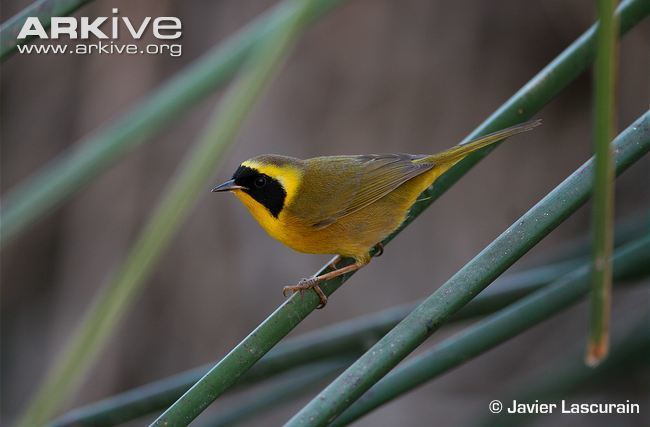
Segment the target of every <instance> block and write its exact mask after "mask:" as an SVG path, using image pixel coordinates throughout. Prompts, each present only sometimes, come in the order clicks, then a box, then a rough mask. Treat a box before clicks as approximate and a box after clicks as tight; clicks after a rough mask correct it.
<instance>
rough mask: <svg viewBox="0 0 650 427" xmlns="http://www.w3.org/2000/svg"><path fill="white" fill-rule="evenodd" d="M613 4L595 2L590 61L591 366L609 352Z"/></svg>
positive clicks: (602, 0)
mask: <svg viewBox="0 0 650 427" xmlns="http://www.w3.org/2000/svg"><path fill="white" fill-rule="evenodd" d="M615 8H616V1H615V0H598V18H599V25H598V31H597V41H596V47H597V51H596V63H595V82H594V83H595V84H594V93H595V99H594V101H595V104H596V105H595V129H594V136H595V150H594V151H595V153H596V167H595V171H594V173H595V176H594V185H595V189H594V203H593V208H592V217H593V234H594V248H593V284H592V292H591V327H590V334H589V342H588V344H587V352H586V357H585V360H586V363H587V364H588V365H589V366H595V365H597V364H598V363H600V362H601V361H602V360H603V359H604V358H605V357H606V356H607V351H608V348H609V322H610V310H611V305H612V303H611V293H612V265H611V254H612V246H613V241H612V239H613V238H612V234H613V231H612V226H613V223H614V219H613V218H614V161H613V159H612V157H613V155H612V150H611V148H610V141H611V140H612V138H613V137H614V129H615V125H614V109H615V94H614V90H615V87H614V85H615V79H616V77H615V76H616V36H617V32H618V28H617V27H618V23H617V19H616V17H615V13H614V10H615Z"/></svg>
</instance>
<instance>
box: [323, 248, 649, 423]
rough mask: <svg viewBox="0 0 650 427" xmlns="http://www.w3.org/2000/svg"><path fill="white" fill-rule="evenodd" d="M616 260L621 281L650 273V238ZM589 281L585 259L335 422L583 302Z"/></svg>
mask: <svg viewBox="0 0 650 427" xmlns="http://www.w3.org/2000/svg"><path fill="white" fill-rule="evenodd" d="M614 262H615V270H614V274H615V275H616V280H624V279H626V276H628V275H630V274H631V273H634V274H637V273H638V269H639V268H645V274H650V236H646V237H645V238H643V239H640V240H638V241H636V242H632V243H629V244H627V245H624V246H623V247H622V248H620V249H618V250H617V251H616V255H615V257H614ZM589 284H590V265H589V263H585V264H583V266H582V267H581V268H579V269H576V270H575V271H573V272H571V273H569V274H567V275H565V276H564V277H562V278H560V279H558V280H557V281H555V282H554V283H552V284H550V285H549V286H546V287H544V288H543V289H540V290H538V291H536V292H534V293H532V294H531V295H529V296H527V297H524V298H522V299H521V300H519V301H517V302H515V303H513V304H512V305H510V306H508V307H507V308H504V309H503V310H501V311H499V312H498V313H496V314H494V315H492V316H490V317H488V318H487V319H485V320H482V321H480V322H478V323H476V324H475V325H472V326H471V327H469V328H467V329H466V330H464V331H463V332H461V333H459V334H457V335H455V336H453V337H451V338H448V339H446V340H444V341H442V342H441V343H440V344H438V345H436V346H435V347H434V348H433V349H431V350H429V351H427V352H425V353H423V354H421V355H419V356H417V357H415V358H413V359H411V360H409V361H407V362H405V363H404V364H403V365H400V366H399V367H397V368H396V369H395V370H394V371H393V372H391V373H390V374H388V375H387V376H386V377H385V378H384V379H382V380H381V381H379V382H378V383H377V384H375V385H374V386H373V387H372V388H371V389H370V390H368V392H367V393H366V394H365V395H364V396H363V397H362V398H361V399H359V400H358V401H357V402H355V403H354V404H353V405H352V406H351V407H350V408H348V409H347V410H346V411H345V412H343V413H342V414H341V416H339V417H338V418H337V419H336V421H334V423H332V424H330V425H331V426H344V425H347V424H350V423H351V422H353V421H355V420H357V419H359V418H360V417H362V416H363V415H365V414H367V413H368V412H370V411H372V410H373V409H376V408H378V407H379V406H381V405H383V404H385V403H387V402H390V401H391V400H393V399H395V398H397V397H400V396H402V395H403V394H405V393H407V392H409V391H411V390H413V389H414V388H416V387H418V386H420V385H422V384H424V383H426V382H428V381H430V380H432V379H434V378H437V377H438V376H440V375H442V374H444V373H445V372H448V371H449V370H451V369H452V368H455V367H457V366H459V365H461V364H463V363H465V362H467V361H468V360H470V359H472V358H473V357H476V356H479V355H481V354H482V353H484V352H486V351H487V350H490V349H492V348H494V347H496V346H497V345H499V344H501V343H503V342H505V341H507V340H508V339H510V338H513V337H515V336H517V335H518V334H520V333H522V332H524V331H526V330H527V329H529V328H531V327H532V326H535V325H537V324H538V323H540V322H541V321H543V320H545V319H548V318H549V317H551V316H553V315H555V314H557V313H559V312H560V311H562V310H564V309H566V308H568V307H570V306H571V305H573V304H575V303H577V302H579V301H580V300H581V299H582V297H583V296H584V295H585V294H587V292H588V291H589Z"/></svg>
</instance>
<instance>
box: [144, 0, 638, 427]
mask: <svg viewBox="0 0 650 427" xmlns="http://www.w3.org/2000/svg"><path fill="white" fill-rule="evenodd" d="M618 13H619V14H620V17H621V31H625V30H627V29H629V28H631V26H634V25H635V24H636V23H637V22H639V21H640V20H641V19H643V18H644V17H646V16H647V15H648V14H649V13H650V2H647V1H639V0H631V1H626V2H625V3H624V4H622V5H621V6H620V8H619V10H618ZM594 31H595V30H594V27H592V28H590V29H589V30H588V31H587V32H586V33H585V34H583V35H582V36H581V37H579V38H578V40H576V41H575V42H574V43H572V44H571V46H569V47H568V48H567V49H566V50H565V51H563V52H562V53H561V54H560V55H559V56H558V57H557V58H556V59H554V60H553V61H552V62H551V63H550V64H548V65H547V66H546V67H545V68H544V69H542V70H541V71H540V72H539V73H538V74H537V75H536V76H535V77H533V79H532V80H531V81H529V82H528V83H527V84H526V85H524V87H522V88H521V89H520V90H519V91H518V92H517V93H516V94H515V95H513V96H512V97H511V98H510V99H509V100H508V101H507V102H506V103H505V104H503V105H502V106H501V107H500V108H499V109H498V110H497V111H495V112H494V113H493V114H492V115H491V116H490V117H489V118H488V119H487V120H486V121H485V122H483V123H482V124H481V125H480V126H479V127H478V128H477V129H476V130H474V132H472V133H471V134H470V135H468V137H467V138H466V140H470V139H473V138H475V137H477V136H479V135H482V134H485V133H489V132H491V131H494V130H498V129H503V128H506V127H508V126H511V125H513V124H515V123H519V122H521V121H524V120H526V119H528V118H530V117H532V115H533V114H534V113H535V112H537V111H539V110H540V109H541V108H542V107H543V106H544V105H545V104H546V103H547V102H549V101H550V100H552V99H553V98H554V97H555V96H557V95H558V94H559V93H560V92H561V91H562V89H564V88H565V87H566V86H567V85H568V84H569V83H570V82H572V81H573V80H574V79H575V78H576V77H577V76H578V75H580V73H581V72H582V71H584V70H585V68H586V67H587V65H588V64H589V63H590V61H591V60H592V59H593V51H594ZM490 151H491V149H490V147H488V148H487V149H484V150H482V151H481V152H477V153H475V154H473V155H470V156H468V157H466V158H465V159H464V160H463V161H461V162H459V163H458V164H457V165H456V166H454V167H453V168H452V169H450V170H449V171H448V172H447V173H445V174H443V175H442V176H441V177H440V178H439V179H438V180H437V181H436V182H435V183H434V184H433V185H432V186H431V187H430V188H429V189H428V190H426V191H425V192H424V193H423V195H425V197H423V198H421V199H420V201H419V202H417V203H416V204H415V205H414V206H413V207H412V208H411V210H410V212H409V219H407V220H406V221H405V222H404V224H402V226H401V227H400V229H399V230H397V231H396V232H395V233H394V234H393V236H390V237H389V238H388V239H386V240H385V241H384V244H387V243H388V242H389V241H390V240H391V239H392V237H394V235H395V234H397V233H399V232H400V231H401V230H402V229H403V228H404V227H406V226H407V225H408V224H410V222H412V221H413V220H414V219H415V218H416V217H417V216H419V214H420V213H422V211H424V210H425V209H426V208H427V207H428V206H429V205H430V204H431V203H433V202H434V201H435V200H437V199H438V197H439V196H440V195H441V194H443V193H444V192H445V191H446V190H447V189H448V188H449V187H451V186H452V185H453V184H454V183H455V182H456V181H457V180H458V179H460V177H461V176H462V175H464V174H465V173H466V172H467V171H468V170H470V169H471V168H472V167H473V166H474V165H475V164H476V163H477V162H478V161H479V160H480V159H481V158H482V157H484V156H486V155H487V154H488V153H489V152H490ZM346 263H347V264H349V263H350V260H344V261H343V262H342V263H341V264H340V266H342V265H346ZM326 271H328V267H327V266H325V267H323V268H322V269H321V270H320V271H318V272H317V273H316V274H321V273H323V272H326ZM351 275H352V274H350V275H346V276H341V277H338V278H336V279H333V280H330V281H328V282H326V283H323V284H321V289H323V291H324V292H325V294H326V295H328V296H329V295H331V294H332V293H333V292H335V291H336V289H338V288H339V287H340V286H341V285H342V284H343V283H344V282H345V281H346V280H347V279H348V278H349V277H350V276H351ZM319 302H320V301H319V298H318V297H317V296H316V294H315V293H313V292H307V293H305V294H304V296H303V297H302V298H301V296H299V295H294V296H293V297H291V298H289V299H288V300H287V301H286V302H285V303H284V304H283V305H281V306H280V307H278V309H277V310H276V311H275V312H273V313H272V314H271V315H270V316H269V317H268V318H267V319H266V320H264V322H262V323H261V324H260V325H259V326H258V327H257V328H256V329H255V330H254V331H253V332H251V334H250V335H249V336H248V337H246V338H245V339H244V340H243V341H241V342H240V343H239V344H238V345H237V346H236V347H235V348H234V349H233V350H232V351H231V352H230V353H228V355H226V356H225V357H224V358H223V359H222V360H221V361H220V362H219V363H218V364H217V365H215V366H214V367H213V368H212V369H211V370H210V371H209V372H208V373H207V374H206V375H205V376H204V377H203V378H201V380H200V381H199V382H197V383H196V384H195V385H194V386H193V387H192V388H191V389H190V390H188V391H187V393H185V394H184V395H183V396H182V397H181V398H180V399H179V400H178V401H176V402H175V403H174V405H172V406H171V407H170V408H169V409H168V410H167V411H166V412H165V413H163V415H161V417H160V418H159V419H158V420H157V422H156V423H157V425H164V423H165V422H167V421H169V419H168V418H167V415H168V413H173V414H174V419H178V418H176V417H180V418H181V419H182V420H183V421H184V422H186V423H187V422H189V421H191V420H192V419H194V418H195V417H196V416H197V415H198V414H199V413H201V412H202V411H203V410H204V409H205V408H207V407H208V405H210V403H211V402H213V401H214V400H215V399H216V398H217V397H219V396H220V395H221V394H223V393H224V391H225V390H227V389H228V388H229V387H231V386H232V385H233V384H234V383H235V382H236V381H237V379H238V378H240V377H241V376H242V375H243V374H244V373H245V372H246V371H247V370H248V369H250V368H251V366H253V365H254V364H255V363H256V362H257V361H258V360H259V359H260V358H261V357H262V356H263V355H264V354H266V353H267V352H268V351H269V350H270V349H271V348H273V346H275V345H276V344H277V343H278V342H279V341H280V340H281V339H282V338H284V337H285V336H286V335H287V334H288V333H289V332H290V331H291V330H292V329H293V328H295V327H296V326H297V325H298V324H299V323H300V322H301V321H302V320H303V319H304V318H306V317H307V316H308V315H309V314H310V313H311V312H312V311H313V310H314V309H315V308H316V306H317V305H318V304H319Z"/></svg>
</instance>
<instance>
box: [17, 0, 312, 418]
mask: <svg viewBox="0 0 650 427" xmlns="http://www.w3.org/2000/svg"><path fill="white" fill-rule="evenodd" d="M294 1H298V0H294ZM299 4H300V5H301V6H300V7H298V8H297V9H296V13H295V14H294V15H292V17H291V19H290V20H288V21H287V22H286V23H285V25H284V27H281V28H280V29H279V30H278V31H277V32H276V33H274V34H273V35H272V36H271V37H269V39H268V40H266V41H265V42H264V43H263V44H261V45H260V46H259V47H258V48H257V49H256V51H255V54H254V55H253V56H252V57H251V60H250V62H249V64H247V66H246V67H245V69H244V70H243V71H242V75H241V77H240V79H239V80H238V81H237V82H236V83H235V85H234V86H233V87H232V89H231V90H230V91H229V92H228V93H226V94H225V96H224V98H223V101H222V103H221V106H222V107H221V108H219V109H218V110H217V111H215V113H214V115H213V117H212V119H211V120H210V122H209V124H208V126H207V127H206V129H205V131H204V133H203V135H202V137H201V138H200V139H199V140H198V141H197V143H196V144H195V146H194V147H193V148H192V150H191V152H190V153H189V154H188V156H187V157H186V159H185V160H184V162H183V163H182V164H181V166H180V167H179V169H178V171H177V173H176V175H175V176H174V178H173V179H172V181H171V183H170V184H169V187H168V189H167V190H165V191H164V192H163V196H162V199H161V202H160V204H159V205H158V207H157V208H156V210H155V212H154V213H153V215H152V216H151V218H150V220H149V222H148V223H147V225H146V226H145V228H144V229H143V230H142V232H141V234H140V236H139V237H138V239H137V240H136V242H135V244H134V245H133V247H132V248H131V250H130V252H129V254H128V256H127V258H126V260H125V261H124V263H123V265H122V266H121V268H119V269H118V271H117V273H116V274H115V275H114V276H113V277H112V278H111V281H110V282H109V284H108V286H107V287H106V288H105V289H103V290H102V291H101V292H100V293H99V294H98V295H97V297H96V298H95V300H94V302H93V304H92V305H91V307H90V308H89V310H88V311H87V313H86V315H85V316H84V320H83V321H82V322H81V323H80V327H79V329H78V330H77V331H76V332H75V333H74V334H73V336H72V337H71V339H70V341H69V342H68V343H67V345H66V347H65V348H64V351H63V353H62V354H61V356H60V357H59V358H58V359H57V360H56V362H55V363H54V365H53V366H52V367H51V368H50V370H49V371H48V373H47V375H46V378H45V380H44V382H43V383H42V384H41V386H40V387H39V389H38V391H37V393H36V395H35V396H34V397H33V399H32V401H31V402H30V404H29V405H28V407H27V410H26V412H25V413H24V415H23V417H22V418H21V420H20V422H19V423H18V425H21V426H26V427H30V426H36V425H42V424H43V423H45V422H46V421H48V420H49V419H50V418H51V416H52V415H53V414H54V413H55V412H56V410H57V409H58V408H59V406H60V405H61V404H62V403H63V402H64V401H65V399H66V398H67V397H68V396H69V395H70V394H71V393H72V391H73V390H74V389H75V388H76V386H77V385H78V384H79V383H80V382H81V380H82V378H83V375H84V374H85V372H86V371H87V370H88V368H89V367H90V365H91V364H92V362H93V361H94V360H95V358H96V357H97V355H98V354H99V352H100V350H101V348H102V347H103V346H104V345H105V344H106V341H107V340H108V338H109V337H110V335H111V333H112V331H113V330H114V329H115V327H116V325H117V322H118V321H119V320H120V319H121V317H122V315H123V314H124V313H125V312H126V310H127V308H128V307H129V306H130V304H131V303H132V302H133V301H134V299H135V297H136V296H137V295H138V293H139V291H140V290H141V288H142V286H143V284H144V281H145V279H146V278H147V277H148V276H149V274H150V273H151V271H152V270H153V267H154V266H155V263H156V261H157V260H158V259H159V258H160V256H161V255H162V253H163V250H164V249H165V248H166V247H167V245H168V244H169V242H170V241H171V238H172V237H173V235H174V232H175V231H176V230H177V229H178V227H179V226H180V225H181V224H182V221H183V219H184V218H185V217H186V215H187V214H188V213H189V211H190V208H191V207H192V206H193V204H194V203H193V202H194V201H195V200H196V199H197V198H198V196H199V194H201V192H202V191H204V188H205V182H206V180H207V179H208V178H209V176H210V175H211V174H212V173H213V172H214V168H215V166H216V165H217V163H218V162H219V160H220V159H221V157H222V155H223V153H224V152H225V150H226V149H227V148H228V147H229V146H230V144H231V143H232V141H233V140H234V138H235V136H236V135H237V132H238V131H239V129H240V128H241V125H242V123H243V121H244V119H245V118H246V116H247V115H248V113H249V112H250V110H251V109H252V107H253V105H254V104H255V102H256V101H257V100H258V99H259V97H260V96H261V94H262V93H263V90H264V88H265V87H266V86H267V85H268V83H269V81H270V79H271V77H272V76H273V75H274V73H275V71H276V70H277V69H278V67H279V65H280V63H281V61H282V60H283V59H284V57H285V56H286V54H287V53H288V51H289V48H290V47H291V45H292V43H293V41H294V40H295V39H296V37H297V36H298V34H299V33H300V30H301V29H302V27H303V26H304V23H305V19H304V18H305V11H308V10H309V8H310V7H311V2H309V1H307V2H301V3H299Z"/></svg>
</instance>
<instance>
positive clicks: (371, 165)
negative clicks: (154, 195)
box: [212, 120, 541, 308]
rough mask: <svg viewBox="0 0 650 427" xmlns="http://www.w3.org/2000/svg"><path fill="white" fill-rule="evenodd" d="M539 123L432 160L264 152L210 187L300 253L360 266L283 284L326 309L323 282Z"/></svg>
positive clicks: (365, 257) (365, 256)
mask: <svg viewBox="0 0 650 427" xmlns="http://www.w3.org/2000/svg"><path fill="white" fill-rule="evenodd" d="M540 124H541V121H539V120H537V121H531V122H526V123H522V124H519V125H516V126H512V127H509V128H507V129H503V130H500V131H498V132H494V133H491V134H489V135H486V136H483V137H480V138H478V139H476V140H473V141H471V142H468V143H466V144H463V145H457V146H455V147H452V148H450V149H448V150H446V151H443V152H441V153H438V154H433V155H413V154H366V155H352V156H325V157H314V158H312V159H306V160H301V159H297V158H294V157H287V156H280V155H273V154H265V155H261V156H257V157H253V158H252V159H249V160H246V161H245V162H243V163H242V164H241V165H240V166H239V167H238V168H237V170H236V171H235V173H234V174H233V175H232V179H230V180H228V181H226V182H224V183H223V184H221V185H218V186H216V187H214V188H213V189H212V191H213V192H221V191H230V192H232V193H233V194H234V195H235V196H237V198H238V199H239V200H240V201H241V202H242V203H243V204H244V205H245V206H246V207H247V208H248V210H249V211H250V213H251V215H253V217H254V218H255V219H256V220H257V222H259V224H260V225H261V226H262V228H264V230H266V232H267V233H269V234H270V235H271V236H272V237H273V238H275V239H277V240H279V241H280V242H282V243H284V244H285V245H287V246H289V247H290V248H293V249H295V250H297V251H299V252H306V253H312V254H334V255H338V257H337V258H336V260H338V259H340V257H349V258H352V259H354V263H353V264H351V265H348V266H345V267H342V268H336V261H334V265H332V267H333V268H335V269H334V270H333V271H330V272H328V273H325V274H322V275H320V276H315V277H310V278H307V279H302V280H301V281H300V282H299V283H298V284H297V285H294V286H285V287H284V289H283V293H284V294H285V295H286V294H287V292H297V291H304V290H307V289H313V290H314V291H315V292H316V293H317V294H318V296H319V298H320V300H321V304H320V306H319V308H320V307H323V306H325V304H326V303H327V296H326V295H325V293H324V292H323V291H322V290H321V288H320V287H319V284H320V283H321V282H323V281H326V280H329V279H332V278H334V277H337V276H340V275H343V274H346V273H349V272H352V271H355V270H358V269H360V268H361V267H363V266H364V265H366V264H368V263H369V262H370V259H371V256H370V253H371V250H372V249H373V248H377V249H378V251H379V252H380V251H381V250H382V249H383V246H381V242H382V241H383V240H384V239H385V238H386V237H388V235H390V234H391V233H392V232H393V231H395V230H396V229H397V228H398V227H399V226H400V225H401V224H402V222H404V220H405V219H406V216H407V213H408V210H409V208H410V207H411V206H412V205H413V203H414V202H415V201H416V200H417V198H418V196H419V195H420V194H421V193H422V192H423V191H424V190H425V189H426V188H427V187H429V186H430V185H431V184H433V183H434V182H435V181H436V180H437V179H438V177H440V175H442V174H443V173H444V172H446V171H447V170H449V168H451V167H452V166H453V165H455V164H456V163H458V162H459V161H460V160H462V159H463V158H465V156H467V155H468V154H470V153H472V152H474V151H476V150H479V149H481V148H483V147H486V146H488V145H490V144H494V143H495V142H498V141H501V140H503V139H505V138H508V137H510V136H513V135H516V134H518V133H521V132H526V131H529V130H531V129H533V128H534V127H536V126H538V125H540Z"/></svg>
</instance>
